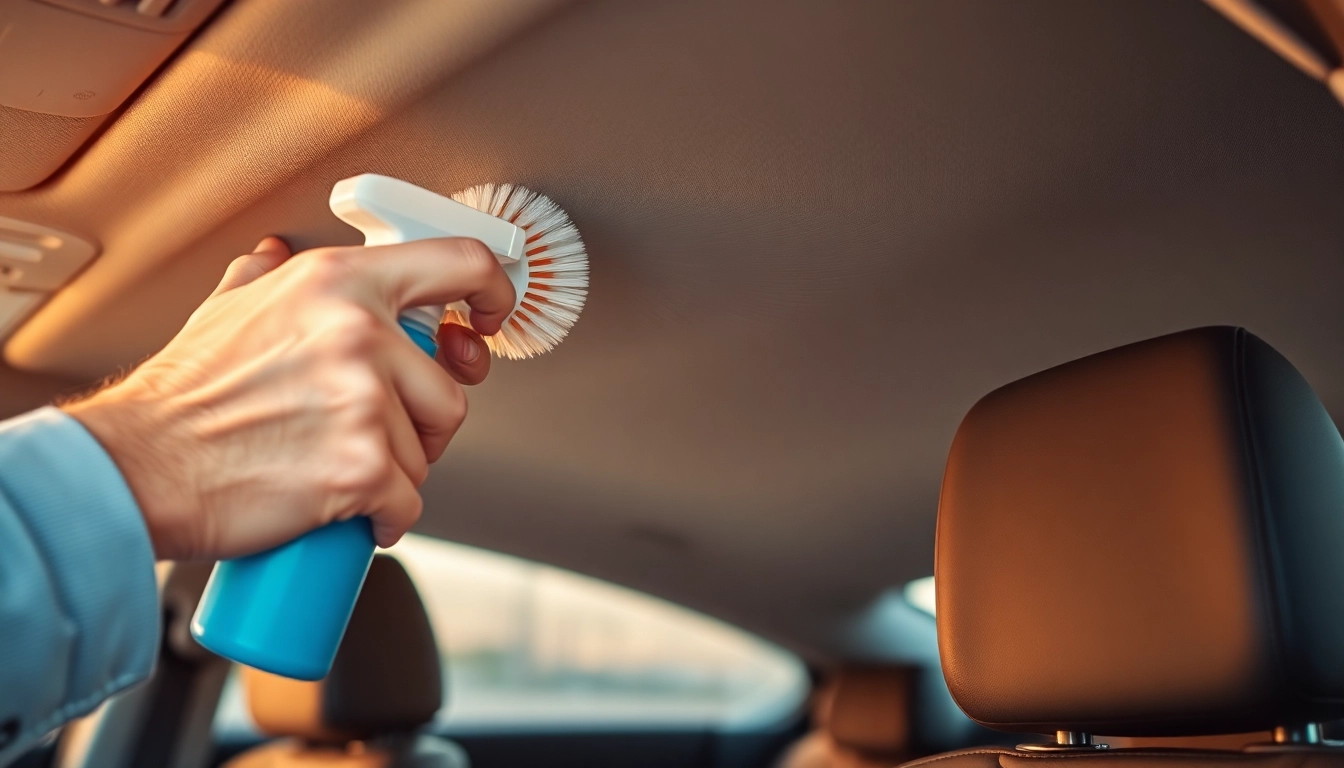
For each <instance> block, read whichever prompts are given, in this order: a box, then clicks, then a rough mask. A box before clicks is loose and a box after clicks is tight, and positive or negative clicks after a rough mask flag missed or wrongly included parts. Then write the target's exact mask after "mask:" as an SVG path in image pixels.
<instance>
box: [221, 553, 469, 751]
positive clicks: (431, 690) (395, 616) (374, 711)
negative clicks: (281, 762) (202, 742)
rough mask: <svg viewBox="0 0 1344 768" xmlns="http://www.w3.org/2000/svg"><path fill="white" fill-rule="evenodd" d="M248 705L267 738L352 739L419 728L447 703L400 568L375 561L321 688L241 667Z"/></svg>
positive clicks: (435, 656) (389, 560)
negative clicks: (444, 701)
mask: <svg viewBox="0 0 1344 768" xmlns="http://www.w3.org/2000/svg"><path fill="white" fill-rule="evenodd" d="M243 675H244V677H243V682H244V686H245V687H246V689H247V703H248V707H249V708H250V709H251V712H252V719H253V720H254V721H255V722H256V724H257V727H258V728H259V729H261V731H262V732H263V733H265V734H267V735H269V736H295V737H299V738H303V739H309V740H313V741H336V742H339V741H348V740H353V739H367V738H372V737H374V736H382V735H387V734H394V733H401V732H406V731H411V730H414V729H415V728H418V727H419V726H421V725H423V724H425V723H427V722H429V721H430V720H432V719H433V718H434V713H435V712H437V711H438V710H439V707H440V706H441V705H442V704H443V682H442V679H441V676H440V669H439V651H438V646H437V645H436V644H435V642H434V632H433V630H432V629H431V628H430V625H429V617H428V616H427V615H426V614H425V607H424V604H422V603H421V602H420V595H419V594H418V593H417V592H416V590H415V585H414V584H413V583H412V582H411V578H410V576H409V575H407V573H406V570H405V568H403V567H402V565H401V563H399V562H397V560H396V559H395V558H393V557H391V556H389V555H376V556H375V557H374V558H373V564H372V565H371V566H370V567H369V575H368V578H367V579H365V581H364V589H363V590H362V591H361V592H360V595H359V601H358V602H357V603H355V610H354V613H353V614H352V615H351V617H350V626H349V628H348V629H347V630H346V632H345V638H344V639H343V640H341V647H340V649H339V650H338V651H337V652H336V660H335V662H334V663H333V664H332V667H331V672H330V673H329V674H328V675H327V676H326V677H325V678H323V679H321V680H319V681H317V682H305V681H301V680H291V679H289V678H284V677H278V676H276V675H272V674H268V673H266V672H261V671H259V670H256V669H250V668H244V670H243Z"/></svg>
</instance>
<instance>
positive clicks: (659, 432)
mask: <svg viewBox="0 0 1344 768" xmlns="http://www.w3.org/2000/svg"><path fill="white" fill-rule="evenodd" d="M362 172H377V173H383V174H389V175H393V176H399V177H401V178H404V179H407V180H409V181H412V182H415V183H417V184H420V185H422V186H425V187H428V188H430V189H434V190H437V191H439V192H444V193H447V192H452V191H455V190H458V189H461V188H463V187H466V186H469V185H472V184H477V183H480V182H486V181H512V182H519V183H523V184H526V185H528V186H529V187H532V188H535V189H538V190H540V191H543V192H545V193H546V194H548V195H550V196H551V197H553V198H554V199H556V200H557V201H558V202H560V203H561V204H562V205H563V206H564V207H565V208H566V209H567V210H568V211H569V212H570V214H571V215H572V217H573V219H574V220H575V222H576V223H577V224H578V226H579V228H580V230H581V231H582V232H583V234H584V236H585V238H586V240H587V242H588V245H589V251H590V254H591V260H592V261H591V263H592V288H591V295H590V299H589V303H588V307H587V309H586V310H585V312H584V315H583V317H582V318H581V319H580V320H579V323H578V325H577V326H576V327H575V330H574V332H573V334H572V336H571V337H570V339H568V340H567V341H566V342H565V343H564V344H562V345H561V346H560V347H559V349H558V350H557V351H556V352H554V353H553V354H551V355H549V356H546V357H544V358H540V359H537V360H532V361H526V362H519V363H501V362H497V363H496V366H495V371H494V373H493V374H492V376H491V378H490V380H489V381H488V382H487V383H485V384H484V385H482V386H480V387H478V388H476V389H475V390H473V391H472V392H471V394H470V396H471V408H472V412H471V415H470V417H469V419H468V422H467V425H466V426H465V428H464V429H463V431H462V433H461V434H460V435H459V438H458V440H457V441H456V442H455V443H454V445H453V447H452V449H451V450H450V452H449V454H448V456H447V457H446V458H445V459H444V460H443V461H442V462H440V464H439V465H438V466H437V467H436V468H435V470H434V473H433V475H432V477H431V480H430V481H429V483H428V484H427V485H426V487H425V495H426V500H427V507H426V515H425V519H424V520H423V522H422V524H421V529H422V530H423V531H424V532H426V533H430V534H434V535H438V536H443V537H446V538H450V539H454V540H458V541H462V542H465V543H469V544H475V545H480V546H484V547H489V548H492V549H497V550H501V551H505V552H511V553H515V554H518V555H522V556H525V557H532V558H537V559H540V560H544V561H547V562H550V563H554V564H557V565H560V566H563V567H568V568H573V569H575V570H578V571H582V572H585V573H589V574H593V575H596V576H599V577H604V578H608V579H612V580H614V581H617V582H619V583H622V584H627V585H629V586H632V587H635V588H639V589H644V590H647V591H649V592H652V593H654V594H657V595H662V596H665V597H667V598H670V599H673V600H676V601H678V602H681V603H684V604H686V605H689V606H691V607H694V608H697V609H701V610H704V611H707V612H710V613H712V614H715V615H719V616H722V617H725V618H727V619H729V620H732V621H735V622H738V623H740V624H742V625H743V626H745V627H748V628H750V629H752V630H755V631H758V632H761V633H762V634H764V635H765V636H767V637H769V638H771V639H774V640H776V641H779V642H782V643H784V644H786V645H788V646H790V647H792V648H794V649H796V650H799V651H801V652H803V653H805V654H807V655H808V656H809V657H810V658H816V659H827V658H836V657H854V656H861V655H865V654H868V655H871V654H874V653H890V654H895V655H900V653H902V649H901V648H899V647H898V646H899V642H897V643H896V646H897V647H893V648H887V649H880V650H874V649H873V648H871V647H869V646H867V645H864V643H863V642H861V641H860V640H858V639H856V637H857V635H856V634H855V632H856V630H855V627H856V626H857V625H856V622H857V621H859V619H860V617H863V616H865V615H866V614H867V613H868V612H869V611H870V610H871V608H872V606H873V605H874V601H876V600H877V599H878V598H879V597H880V596H881V595H882V594H883V593H884V592H885V591H886V590H888V589H890V588H892V587H894V586H898V585H900V584H903V583H904V582H905V581H907V580H909V579H911V578H914V577H918V576H923V575H925V574H928V573H931V572H932V556H933V535H934V520H935V512H936V506H937V498H938V487H939V480H940V477H941V472H942V466H943V460H944V458H945V453H946V449H947V446H948V444H949V442H950V440H951V437H952V434H953V431H954V430H955V428H956V426H957V423H958V421H959V419H960V418H961V416H962V414H963V413H964V412H965V411H966V409H967V408H969V407H970V405H971V404H972V403H973V402H974V401H975V400H976V399H977V398H978V397H979V396H981V395H983V394H984V393H986V392H988V391H989V390H991V389H993V388H995V387H997V386H999V385H1001V384H1004V383H1006V382H1009V381H1011V380H1013V379H1015V378H1018V377H1021V376H1024V375H1027V374H1030V373H1032V372H1034V371H1037V370H1040V369H1042V368H1044V367H1048V366H1051V365H1054V364H1057V363H1061V362H1064V361H1066V360H1069V359H1072V358H1075V357H1078V356H1081V355H1084V354H1087V353H1090V352H1094V351H1098V350H1101V349H1105V348H1107V347H1111V346H1115V345H1119V344H1123V343H1126V342H1130V341H1135V340H1138V339H1142V338H1145V337H1149V336H1153V335H1157V334H1162V333H1166V332H1169V331H1174V330H1177V329H1182V328H1187V327H1191V326H1198V325H1205V324H1216V323H1229V324H1239V325H1245V326H1247V327H1248V328H1250V329H1251V330H1252V331H1254V332H1255V333H1257V334H1259V335H1261V336H1262V337H1263V338H1265V339H1266V340H1267V341H1269V342H1270V343H1271V344H1274V345H1275V346H1276V347H1278V348H1279V349H1280V350H1281V351H1283V352H1284V353H1285V354H1286V355H1287V356H1288V357H1289V358H1290V359H1291V360H1292V361H1293V362H1294V363H1295V364H1296V365H1297V366H1298V367H1299V368H1300V369H1301V370H1302V371H1303V372H1304V373H1305V374H1306V376H1307V377H1308V378H1309V379H1310V381H1311V382H1312V384H1313V385H1314V386H1315V388H1316V389H1317V391H1318V393H1319V394H1320V395H1321V397H1322V399H1323V400H1324V401H1325V403H1326V405H1327V406H1328V407H1329V408H1331V410H1332V412H1333V413H1334V414H1336V418H1338V416H1339V415H1340V414H1341V413H1344V354H1341V339H1342V338H1344V335H1342V334H1341V330H1344V301H1341V300H1340V291H1341V286H1344V216H1341V215H1340V211H1341V210H1344V183H1341V180H1344V111H1341V110H1340V108H1339V105H1338V103H1337V102H1336V101H1335V100H1334V99H1333V98H1332V96H1331V95H1330V94H1329V92H1328V91H1327V90H1326V89H1324V88H1323V87H1322V86H1321V85H1320V84H1319V83H1316V82H1313V81H1311V80H1310V79H1309V78H1307V77H1304V76H1303V75H1302V74H1301V73H1300V72H1298V71H1297V70H1295V69H1294V68H1293V67H1292V66H1291V65H1290V64H1288V63H1286V62H1285V61H1283V60H1282V59H1280V58H1279V57H1278V56H1276V55H1275V54H1274V53H1272V52H1271V51H1269V50H1267V49H1265V48H1263V47H1262V46H1261V45H1260V44H1259V43H1257V42H1256V41H1255V40H1254V39H1252V38H1251V37H1250V36H1248V35H1246V34H1245V33H1243V32H1242V31H1241V30H1239V29H1238V28H1236V27H1235V26H1234V25H1232V24H1230V23H1228V21H1227V20H1225V19H1224V18H1222V17H1220V16H1219V15H1218V14H1217V13H1216V12H1215V11H1213V10H1211V9H1210V8H1208V7H1206V6H1205V5H1203V4H1202V3H1200V2H1197V1H1196V0H1186V1H1183V2H1173V1H1172V0H1142V1H1139V0H1098V1H1096V2H1088V3H1077V2H1073V1H1072V0H1024V1H1019V2H1013V3H1001V2H997V0H956V1H954V2H948V1H947V0H920V1H918V2H900V3H895V2H891V3H887V2H858V1H857V0H856V1H854V2H848V1H845V2H815V1H811V2H809V1H806V0H804V1H800V2H778V1H777V0H753V1H748V0H738V1H737V2H711V1H709V0H704V1H697V2H628V1H627V0H599V1H594V2H574V3H558V2H551V1H550V0H526V1H523V0H510V2H507V3H500V2H495V0H469V1H468V0H463V1H460V2H454V3H445V2H443V0H380V2H376V3H370V2H363V3H355V2H350V3H336V2H331V0H290V1H289V2H266V1H265V0H233V2H231V3H229V4H228V5H226V6H225V8H224V9H223V11H222V12H221V13H220V14H219V15H218V17H217V18H216V19H215V20H214V21H213V22H212V24H211V25H210V26H209V27H208V28H207V29H206V30H204V31H203V32H202V33H201V34H200V35H199V36H198V37H197V38H195V39H194V40H193V41H192V42H190V43H189V44H188V45H187V47H186V48H184V49H183V50H182V51H181V52H180V53H179V54H178V55H177V56H176V58H175V59H174V60H173V61H172V62H170V63H169V64H168V65H167V66H166V67H165V68H164V69H163V70H162V71H161V72H160V73H159V74H158V76H157V77H156V78H155V79H154V80H153V81H152V82H151V83H150V84H148V85H147V86H146V87H145V88H144V89H143V91H142V92H140V93H139V94H138V95H137V96H135V97H134V98H133V101H132V102H131V103H130V104H129V105H128V106H127V107H126V108H125V110H124V112H123V113H122V114H121V115H120V116H118V117H117V118H116V119H114V120H112V121H110V122H109V124H108V126H107V127H106V128H105V130H104V131H103V132H102V133H101V134H100V135H99V136H97V137H96V138H95V140H94V141H92V142H91V143H90V144H89V145H88V146H87V148H86V150H85V151H83V152H82V153H81V154H79V155H77V156H76V157H75V158H74V159H73V160H72V161H71V162H70V163H69V164H68V165H67V166H66V167H65V168H64V169H63V170H62V171H61V172H60V173H59V174H58V175H57V176H56V177H54V178H53V179H51V180H50V181H48V182H47V183H45V184H43V185H41V186H39V187H37V188H35V189H33V190H31V191H28V192H23V193H15V194H0V215H3V216H10V217H15V218H20V219H25V220H29V221H33V222H36V223H39V224H44V225H47V226H52V227H57V228H61V229H64V230H67V231H70V232H73V233H75V234H78V235H80V236H82V237H86V238H89V239H91V240H95V241H97V242H99V243H100V244H101V245H102V249H103V250H102V255H101V256H100V257H99V259H98V260H97V261H96V262H95V263H94V264H93V265H92V266H90V267H89V268H88V269H87V270H86V271H85V272H84V273H82V274H81V275H80V276H79V277H78V278H77V279H76V280H75V281H74V282H72V283H71V284H70V285H69V286H68V287H67V288H65V289H64V290H63V291H62V292H61V293H59V294H58V295H57V296H56V297H55V298H54V299H53V300H52V301H51V302H50V303H49V304H47V305H46V306H45V307H44V308H43V309H42V310H40V311H39V313H38V314H37V315H35V316H34V317H33V318H32V319H31V320H30V321H29V322H28V323H27V324H26V325H25V326H24V327H23V328H21V329H20V330H19V331H18V332H17V333H16V334H15V335H14V336H13V337H12V338H11V339H10V341H9V343H8V345H7V346H6V347H5V356H6V359H7V360H8V362H9V364H10V365H11V366H13V367H14V368H16V369H21V370H24V371H33V372H40V373H41V374H42V376H41V377H30V376H26V375H19V374H17V373H14V372H7V373H6V374H5V376H6V378H4V379H3V380H0V386H3V387H4V392H5V400H6V402H5V405H6V410H9V411H13V410H18V409H21V408H25V407H31V405H32V404H34V403H36V402H39V401H40V400H41V398H43V397H45V396H46V395H47V394H49V393H51V392H54V391H56V390H57V389H60V388H62V387H67V386H69V385H70V383H71V382H78V381H88V380H91V379H94V378H97V377H99V376H103V375H106V374H108V373H111V372H114V371H115V370H117V369H118V368H119V367H122V366H127V365H131V364H133V363H135V361H137V360H139V359H141V358H142V357H144V356H145V355H147V354H150V353H152V352H153V351H154V350H155V349H156V348H158V347H159V346H160V345H162V344H163V343H164V342H165V341H166V340H167V339H169V338H170V337H171V336H172V334H173V333H174V332H175V330H176V329H177V328H178V327H180V325H181V324H182V322H183V321H184V320H185V318H186V317H187V315H188V314H189V313H190V312H191V310H192V309H193V308H194V307H195V306H196V304H198V303H199V302H200V300H201V299H203V298H204V296H205V295H206V294H207V293H208V292H209V290H210V289H211V287H212V286H213V284H214V283H215V281H216V280H217V279H218V277H219V275H220V273H221V272H222V270H223V268H224V266H225V265H226V264H227V263H228V261H229V260H230V259H231V258H233V257H234V256H235V255H237V254H239V253H243V252H245V251H247V250H249V249H250V248H251V247H252V245H253V244H255V242H256V241H257V240H258V239H260V238H261V237H262V236H263V235H266V234H269V233H276V234H280V235H282V236H284V237H285V238H287V239H288V240H289V242H290V243H291V244H293V245H294V246H296V247H298V248H306V247H311V246H317V245H328V244H350V243H357V242H359V236H358V233H357V232H355V231H354V230H352V229H349V228H348V227H346V226H345V225H343V224H342V223H340V222H339V221H337V220H336V219H335V218H334V217H333V216H332V215H331V214H330V212H329V211H328V210H327V206H326V198H327V194H328V192H329V190H330V188H331V185H332V184H333V183H334V182H335V181H337V180H339V179H341V178H344V177H346V176H350V175H354V174H357V173H362ZM51 376H58V377H61V378H49V377H51ZM1041 541H1042V546H1048V545H1049V532H1048V531H1042V532H1041ZM1023 554H1024V556H1030V553H1023Z"/></svg>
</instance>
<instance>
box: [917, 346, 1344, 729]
mask: <svg viewBox="0 0 1344 768" xmlns="http://www.w3.org/2000/svg"><path fill="white" fill-rule="evenodd" d="M935 573H936V577H937V584H938V591H937V601H938V611H937V613H938V636H939V646H940V650H941V654H942V663H943V670H944V673H945V674H946V677H947V682H948V685H949V687H950V689H951V691H952V695H953V696H954V698H955V699H956V701H957V703H958V704H959V705H960V706H961V707H962V709H964V710H965V711H966V713H967V714H968V715H970V716H971V717H972V718H974V719H975V720H977V721H979V722H980V723H982V724H984V725H987V726H989V727H992V728H997V729H1000V730H1009V731H1045V732H1049V731H1055V730H1068V731H1087V732H1092V733H1102V734H1113V735H1117V736H1160V735H1200V734H1217V733H1231V732H1243V731H1261V730H1268V729H1270V728H1272V727H1274V726H1276V725H1294V724H1302V723H1306V722H1313V721H1322V720H1331V719H1335V718H1339V717H1341V716H1344V442H1341V440H1340V436H1339V432H1338V430H1337V429H1336V427H1335V425H1334V423H1333V422H1332V421H1331V420H1330V417H1329V415H1328V414H1327V413H1326V411H1325V408H1324V407H1322V405H1321V403H1320V401H1319V400H1317V399H1316V396H1315V394H1313V393H1312V391H1311V387H1310V386H1309V385H1308V384H1307V382H1306V380H1305V379H1303V378H1302V376H1301V374H1299V373H1298V372H1297V370H1296V369H1294V368H1293V366H1292V364H1290V363H1289V362H1288V361H1287V360H1285V359H1284V358H1283V356H1281V355H1280V354H1278V353H1277V352H1276V351H1274V349H1272V348H1271V347H1270V346H1269V345H1267V344H1265V343H1264V342H1263V341H1261V340H1260V339H1258V338H1256V337H1255V336H1253V335H1251V334H1249V333H1247V332H1246V331H1244V330H1242V329H1238V328H1200V329H1196V330H1192V331H1186V332H1184V333H1178V334H1173V335H1170V336H1164V337H1161V338H1157V339H1152V340H1149V341H1145V342H1141V343H1138V344H1132V345H1130V346H1127V347H1122V348H1119V349H1115V350H1111V351H1109V352H1104V353H1101V354H1098V355H1093V356H1091V357H1087V358H1084V359H1081V360H1077V361H1074V362H1072V363H1068V364H1066V365H1062V366H1059V367H1057V368H1053V369H1050V370H1048V371H1045V372H1043V373H1039V374H1036V375H1035V376H1031V377H1029V378H1027V379H1023V380H1022V381H1018V382H1016V383H1014V384H1010V385H1008V386H1006V387H1003V388H1002V389H999V390H997V391H995V392H992V393H990V394H989V395H987V396H986V397H985V398H984V399H982V400H981V401H980V402H979V403H977V404H976V405H975V407H973V408H972V409H971V411H970V413H968V414H967V415H966V418H965V419H964V420H963V421H962V424H961V427H960V428H959V429H958V430H957V434H956V437H955V439H954V440H953V444H952V449H951V453H950V455H949V457H948V462H947V471H946V474H945V475H944V478H943V490H942V498H941V500H940V502H939V510H938V535H937V557H936V565H935Z"/></svg>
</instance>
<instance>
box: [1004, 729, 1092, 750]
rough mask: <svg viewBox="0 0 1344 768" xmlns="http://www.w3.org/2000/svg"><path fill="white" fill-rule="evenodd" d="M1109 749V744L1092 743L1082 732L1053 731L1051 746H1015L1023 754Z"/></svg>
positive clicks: (1089, 735) (1086, 734)
mask: <svg viewBox="0 0 1344 768" xmlns="http://www.w3.org/2000/svg"><path fill="white" fill-rule="evenodd" d="M1109 747H1110V745H1109V744H1101V743H1098V742H1094V741H1093V740H1092V734H1090V733H1085V732H1083V731H1055V742H1054V743H1053V744H1049V743H1046V744H1018V745H1017V748H1018V749H1020V750H1022V751H1023V752H1073V751H1080V752H1081V751H1091V750H1094V749H1108V748H1109Z"/></svg>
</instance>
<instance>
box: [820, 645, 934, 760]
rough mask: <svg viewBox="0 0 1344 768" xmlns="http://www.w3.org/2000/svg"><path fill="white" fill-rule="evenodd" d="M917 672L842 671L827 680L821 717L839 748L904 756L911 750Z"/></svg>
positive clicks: (889, 669) (892, 669)
mask: <svg viewBox="0 0 1344 768" xmlns="http://www.w3.org/2000/svg"><path fill="white" fill-rule="evenodd" d="M916 673H917V670H915V669H913V668H909V667H900V666H847V667H842V668H840V669H838V670H836V672H835V673H834V675H833V676H832V678H831V679H830V680H829V681H828V684H827V690H826V694H825V696H826V698H825V701H824V702H823V703H822V706H821V707H820V710H821V711H819V712H818V713H817V714H818V719H819V720H821V721H822V726H823V727H824V728H825V730H826V732H827V733H828V734H829V735H830V737H831V740H832V741H834V742H835V743H836V744H837V745H838V746H840V747H843V748H845V749H851V750H854V751H856V752H859V753H862V754H865V755H882V756H893V757H897V756H901V755H903V754H905V753H906V752H907V751H908V750H909V747H910V731H911V719H912V702H913V700H914V698H913V697H914V684H915V682H914V681H915V674H916Z"/></svg>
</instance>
